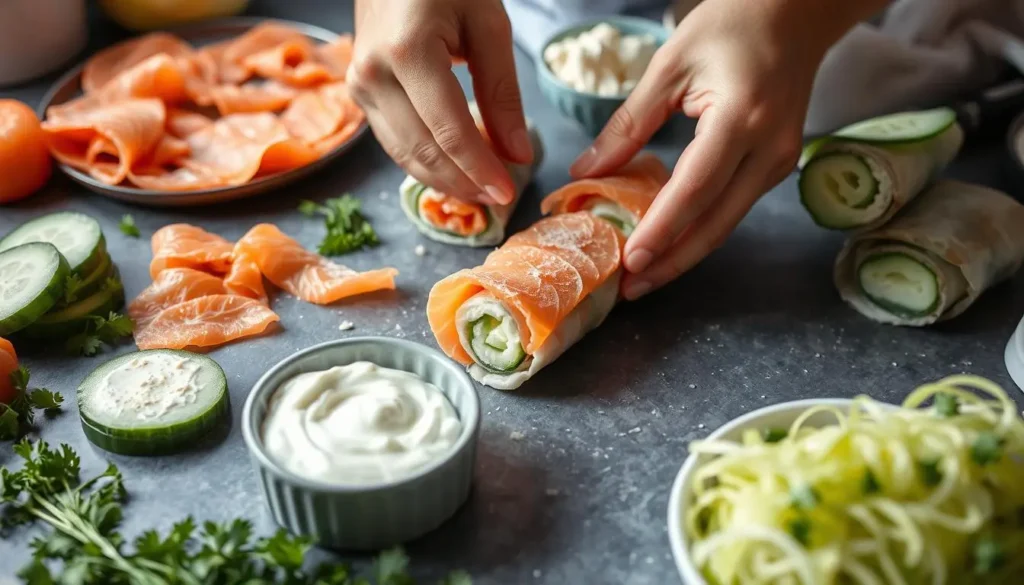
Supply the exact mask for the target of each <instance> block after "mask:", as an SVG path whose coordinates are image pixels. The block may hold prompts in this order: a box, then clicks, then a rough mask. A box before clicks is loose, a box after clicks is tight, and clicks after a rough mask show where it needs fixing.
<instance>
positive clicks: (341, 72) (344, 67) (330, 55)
mask: <svg viewBox="0 0 1024 585" xmlns="http://www.w3.org/2000/svg"><path fill="white" fill-rule="evenodd" d="M352 42H353V39H352V35H342V36H340V37H338V38H337V39H335V40H333V41H331V42H329V43H324V44H322V45H320V46H318V47H317V48H316V49H315V51H314V52H315V57H316V60H317V61H318V62H319V63H321V64H322V65H323V66H324V67H325V68H327V71H329V72H330V73H331V75H332V76H333V78H334V79H340V80H343V79H345V77H346V75H347V73H348V66H349V64H350V63H352Z"/></svg>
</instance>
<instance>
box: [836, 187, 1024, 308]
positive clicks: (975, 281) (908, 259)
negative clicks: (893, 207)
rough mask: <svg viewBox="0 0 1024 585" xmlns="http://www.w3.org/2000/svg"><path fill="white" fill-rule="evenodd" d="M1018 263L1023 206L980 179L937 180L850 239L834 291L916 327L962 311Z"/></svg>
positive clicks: (1022, 254) (1022, 250)
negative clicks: (889, 216) (892, 215)
mask: <svg viewBox="0 0 1024 585" xmlns="http://www.w3.org/2000/svg"><path fill="white" fill-rule="evenodd" d="M1022 261H1024V205H1021V204H1020V203H1018V202H1016V201H1014V200H1013V199H1011V198H1010V197H1009V196H1007V195H1005V194H1003V193H1001V192H999V191H995V190H993V189H988V188H985V187H981V186H978V185H971V184H968V183H962V182H960V181H952V180H943V181H939V182H937V183H935V184H934V185H933V186H932V187H931V188H929V189H928V190H927V191H925V192H924V193H922V194H921V195H920V196H918V197H917V199H915V200H914V202H913V203H911V204H910V205H909V206H907V207H906V208H905V209H903V211H901V212H900V213H899V214H898V215H897V216H896V217H895V218H894V219H893V220H892V221H890V222H889V223H888V224H886V225H885V226H883V227H881V228H878V229H875V230H872V231H869V232H864V233H861V234H857V235H855V236H853V237H851V238H850V239H849V240H848V241H847V242H846V245H845V246H844V247H843V249H842V250H841V251H840V253H839V257H838V258H837V259H836V264H835V273H834V277H835V283H836V287H837V288H838V289H839V294H840V296H841V297H842V298H843V299H844V300H845V301H846V302H848V303H849V304H850V305H852V306H853V308H855V309H856V310H857V311H858V312H860V313H861V314H863V315H864V316H865V317H868V318H869V319H873V320H875V321H879V322H882V323H891V324H893V325H910V326H922V325H929V324H931V323H935V322H937V321H944V320H947V319H952V318H953V317H956V316H957V315H959V314H960V313H963V312H964V311H965V310H966V309H967V308H968V307H969V306H971V304H972V303H974V301H975V300H976V299H977V298H978V297H979V296H980V295H981V294H982V293H983V292H984V291H985V290H986V289H988V288H989V287H991V286H992V285H994V284H996V283H998V282H1000V281H1002V280H1004V279H1007V278H1009V277H1010V276H1012V275H1013V274H1014V273H1015V272H1016V271H1017V269H1018V268H1020V266H1021V263H1022Z"/></svg>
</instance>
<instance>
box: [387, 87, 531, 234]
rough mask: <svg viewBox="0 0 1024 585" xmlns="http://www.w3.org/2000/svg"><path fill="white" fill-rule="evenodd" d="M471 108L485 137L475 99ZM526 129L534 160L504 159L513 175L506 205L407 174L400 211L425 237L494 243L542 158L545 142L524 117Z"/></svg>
mask: <svg viewBox="0 0 1024 585" xmlns="http://www.w3.org/2000/svg"><path fill="white" fill-rule="evenodd" d="M470 111H471V112H472V113H473V117H474V119H476V121H477V128H479V130H480V133H481V134H482V135H483V136H484V138H485V139H487V142H488V144H490V139H488V138H487V131H486V129H485V128H484V125H483V121H482V119H481V117H480V112H479V110H478V109H477V107H476V102H472V103H471V104H470ZM527 131H528V133H529V135H530V143H531V144H532V145H533V162H532V163H531V164H526V165H520V164H515V163H510V162H506V163H505V168H506V169H508V172H509V174H510V175H511V176H512V182H513V183H514V184H515V189H516V194H515V198H514V199H512V201H511V203H509V204H507V205H483V204H481V203H474V202H468V201H462V200H460V199H457V198H455V197H452V196H450V195H446V194H444V193H441V192H439V191H435V190H434V189H432V188H430V187H428V186H426V185H424V184H423V183H420V182H419V181H418V180H417V179H416V178H415V177H412V176H407V177H406V178H405V180H404V181H402V185H401V186H400V187H399V189H398V193H399V201H400V203H401V206H402V211H404V212H405V215H406V217H408V218H409V221H411V222H412V223H413V225H415V226H416V229H418V230H419V231H420V233H422V234H423V235H425V236H426V237H428V238H430V239H432V240H434V241H437V242H441V243H444V244H452V245H455V246H468V247H474V248H479V247H484V246H497V245H498V244H500V243H501V242H503V241H504V240H505V227H506V226H507V225H508V221H509V218H511V217H512V213H513V212H514V211H515V209H516V205H518V204H519V199H520V198H521V197H522V195H523V191H524V190H525V189H526V186H527V185H529V184H530V181H532V180H533V175H534V173H535V172H536V171H537V168H538V167H539V166H540V164H541V162H542V161H543V159H544V145H543V143H542V142H541V140H540V134H539V133H538V132H537V129H536V127H534V126H533V124H531V123H530V121H529V120H527Z"/></svg>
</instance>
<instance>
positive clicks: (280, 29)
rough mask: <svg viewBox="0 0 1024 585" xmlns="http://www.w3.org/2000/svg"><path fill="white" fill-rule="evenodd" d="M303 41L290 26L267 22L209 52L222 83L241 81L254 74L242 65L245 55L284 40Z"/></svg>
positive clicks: (298, 33) (297, 32)
mask: <svg viewBox="0 0 1024 585" xmlns="http://www.w3.org/2000/svg"><path fill="white" fill-rule="evenodd" d="M306 40H307V39H306V37H305V35H303V34H302V33H300V32H299V31H297V30H295V29H293V28H291V27H288V26H285V25H281V24H277V23H274V22H267V23H263V24H261V25H259V26H256V27H254V28H252V29H250V30H249V31H248V32H246V33H245V34H243V35H241V36H239V37H238V38H237V39H234V40H232V41H229V42H227V43H226V44H224V45H223V46H220V47H214V48H213V49H212V50H211V51H210V53H209V54H210V55H211V56H212V57H214V58H215V59H216V60H217V61H218V63H217V65H218V70H219V71H220V80H221V81H222V82H224V83H242V82H243V81H245V80H247V79H249V78H250V77H252V75H253V70H252V68H251V67H248V66H247V65H245V60H246V59H247V58H249V57H250V56H252V55H255V54H257V53H261V52H263V51H266V50H268V49H273V48H274V47H277V46H279V45H281V44H284V43H290V42H302V41H306Z"/></svg>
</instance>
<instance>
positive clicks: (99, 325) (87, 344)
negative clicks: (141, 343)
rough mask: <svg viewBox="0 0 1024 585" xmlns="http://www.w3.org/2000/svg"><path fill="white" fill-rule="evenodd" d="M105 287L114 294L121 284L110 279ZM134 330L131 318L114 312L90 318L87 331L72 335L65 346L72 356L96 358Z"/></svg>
mask: <svg viewBox="0 0 1024 585" xmlns="http://www.w3.org/2000/svg"><path fill="white" fill-rule="evenodd" d="M103 286H104V288H105V290H107V291H111V292H112V293H113V292H114V291H117V289H119V288H120V287H121V283H119V282H118V281H117V280H116V279H114V278H109V279H107V281H106V283H104V285H103ZM118 294H120V293H119V292H118ZM134 328H135V323H134V322H133V321H132V319H131V317H128V316H127V315H122V314H121V313H115V312H113V311H112V312H111V313H110V314H109V315H107V316H106V317H99V316H92V317H88V318H87V320H86V324H85V329H83V330H82V331H81V332H80V333H78V334H76V335H72V336H71V337H70V338H69V339H68V340H67V343H66V344H65V346H66V348H67V351H68V353H70V354H71V355H83V356H94V355H96V354H97V353H99V352H100V350H101V349H103V346H104V345H114V344H115V343H117V342H118V341H119V340H121V339H122V338H124V337H128V336H130V335H131V334H132V331H133V330H134Z"/></svg>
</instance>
